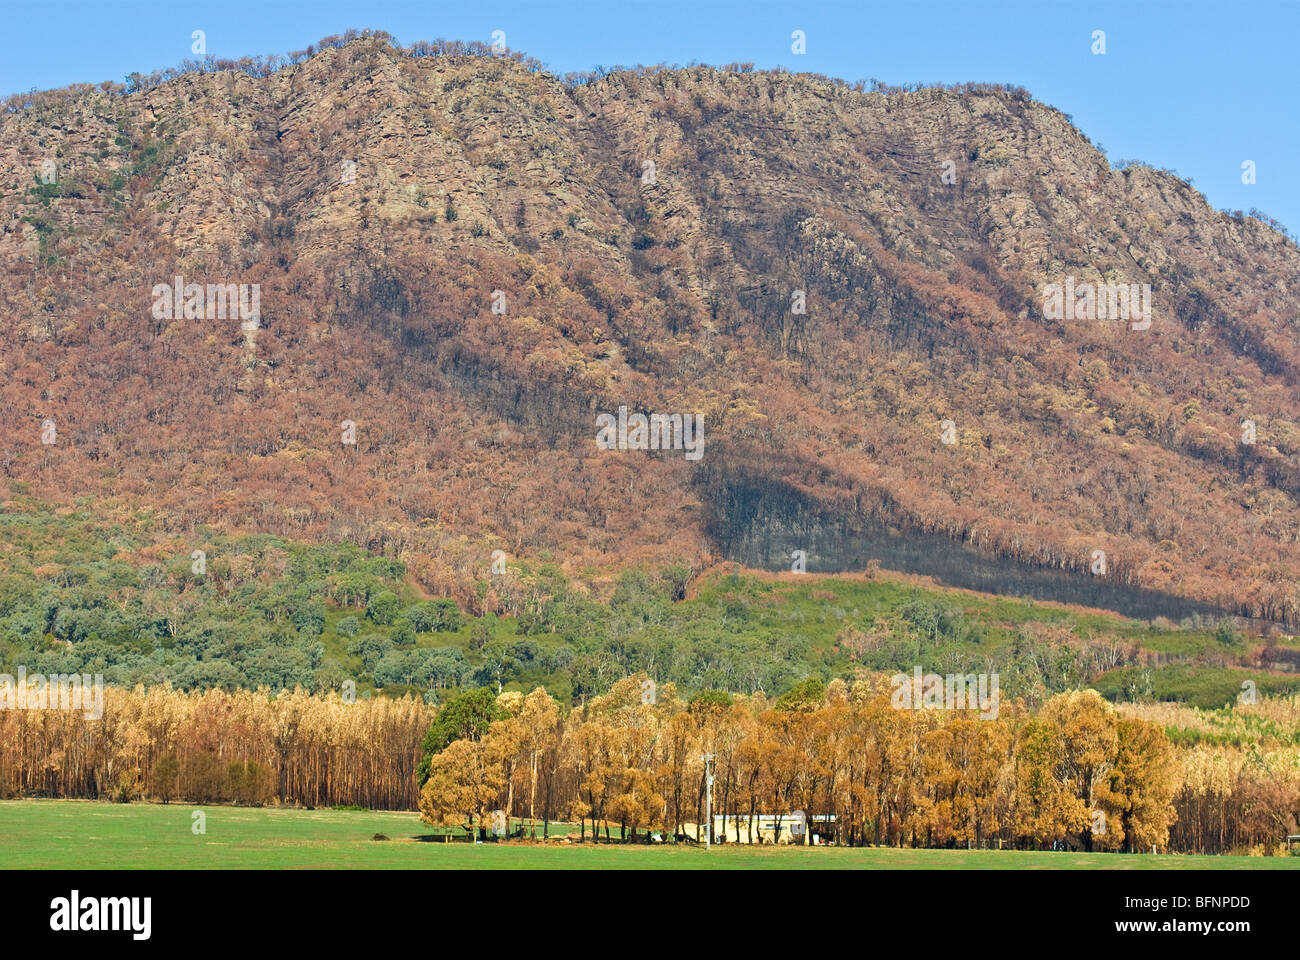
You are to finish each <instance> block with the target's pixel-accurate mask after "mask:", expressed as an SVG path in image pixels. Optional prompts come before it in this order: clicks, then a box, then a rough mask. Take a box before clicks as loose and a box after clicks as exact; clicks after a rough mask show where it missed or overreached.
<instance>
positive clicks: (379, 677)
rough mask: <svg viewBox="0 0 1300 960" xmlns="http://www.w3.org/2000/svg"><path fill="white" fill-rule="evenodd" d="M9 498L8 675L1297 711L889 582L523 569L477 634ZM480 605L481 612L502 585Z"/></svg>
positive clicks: (348, 549)
mask: <svg viewBox="0 0 1300 960" xmlns="http://www.w3.org/2000/svg"><path fill="white" fill-rule="evenodd" d="M11 490H13V497H12V499H10V500H9V501H8V504H7V509H6V510H5V511H4V512H0V557H2V558H3V559H0V669H3V670H6V671H8V672H13V671H14V670H15V669H16V668H17V666H18V665H23V666H25V667H26V668H27V670H28V671H29V672H42V673H72V672H92V673H102V674H103V675H104V676H105V679H106V680H107V681H108V682H110V683H114V684H120V685H134V684H136V683H145V684H153V683H162V682H169V683H171V684H172V685H173V686H175V687H178V688H182V689H204V688H211V687H220V688H224V689H228V690H229V689H234V688H236V687H259V686H265V687H269V688H271V689H281V688H292V687H295V686H301V687H303V688H305V689H308V690H311V691H316V692H319V691H326V690H338V689H341V688H342V685H343V684H344V683H345V682H347V681H352V682H354V683H355V684H356V686H357V689H358V692H359V693H361V694H362V695H365V694H366V693H367V692H370V691H377V690H382V692H383V693H384V694H385V695H396V696H401V695H402V694H404V693H407V692H415V693H425V694H427V695H428V697H429V698H431V699H442V698H444V697H445V696H446V694H447V693H449V692H451V691H455V690H458V689H462V688H473V687H490V688H492V689H498V688H500V689H512V690H521V691H525V692H526V691H529V690H532V689H534V688H535V687H537V686H544V687H546V689H547V690H548V691H549V692H551V694H552V695H553V696H555V697H557V698H558V699H560V700H561V701H562V702H573V701H576V700H577V699H578V698H580V697H584V696H592V695H597V694H601V693H604V692H605V691H607V690H608V689H609V688H610V686H611V685H612V684H613V683H614V682H615V681H617V680H618V679H620V678H622V677H625V676H628V675H629V674H632V673H637V672H645V673H647V674H649V675H651V676H653V677H654V678H655V679H656V682H658V683H667V682H672V683H674V684H676V685H677V686H678V688H679V689H681V690H683V691H686V692H688V693H697V692H700V691H734V692H746V693H747V692H753V691H756V690H763V691H765V692H766V693H767V694H769V695H771V696H781V695H783V694H787V693H790V692H791V691H793V690H795V688H796V687H798V686H799V685H800V684H801V683H803V682H805V681H810V680H811V681H816V682H817V683H819V684H820V683H826V682H829V681H830V680H832V679H834V678H835V677H843V678H846V679H851V678H852V677H853V676H854V675H855V674H856V673H857V672H859V671H862V670H867V671H891V672H892V671H910V670H911V669H912V668H913V667H914V666H916V665H921V666H922V667H923V668H924V669H926V670H934V671H938V672H940V673H956V672H964V673H993V672H996V673H998V674H999V675H1000V681H1001V692H1002V695H1003V696H1008V697H1013V698H1014V697H1023V698H1025V699H1026V701H1027V702H1029V703H1030V704H1031V705H1033V704H1037V703H1041V702H1043V701H1044V700H1045V699H1046V698H1047V697H1048V696H1050V695H1051V694H1052V693H1055V692H1059V691H1062V690H1066V689H1071V688H1075V687H1079V686H1084V685H1088V684H1092V683H1095V684H1096V685H1097V687H1098V689H1100V690H1102V692H1103V693H1105V694H1106V695H1107V696H1108V697H1111V698H1112V699H1134V698H1139V699H1140V698H1157V699H1176V700H1184V701H1187V702H1189V703H1192V704H1194V705H1199V706H1219V705H1221V704H1222V703H1225V702H1228V701H1230V700H1231V699H1232V698H1233V696H1235V693H1236V692H1237V691H1239V690H1240V689H1241V683H1242V680H1243V679H1248V678H1253V679H1254V682H1256V683H1257V685H1258V690H1259V693H1260V695H1263V694H1266V693H1267V694H1284V693H1288V692H1294V691H1296V690H1297V689H1300V677H1292V676H1282V675H1274V674H1267V673H1263V672H1260V671H1254V670H1247V669H1244V666H1243V665H1244V664H1245V663H1246V662H1247V651H1248V646H1249V644H1248V643H1247V642H1246V641H1245V640H1244V638H1242V637H1241V636H1240V635H1239V634H1237V633H1235V632H1234V631H1233V630H1231V629H1228V628H1227V627H1226V625H1224V624H1217V625H1216V624H1214V623H1211V622H1207V623H1201V622H1199V621H1198V622H1190V621H1189V622H1188V623H1186V624H1184V625H1183V627H1182V628H1175V627H1173V626H1172V625H1167V626H1157V625H1153V624H1149V623H1145V622H1142V621H1137V620H1130V619H1125V618H1123V617H1119V616H1115V615H1110V614H1103V613H1097V612H1091V611H1083V610H1075V609H1068V608H1065V607H1055V606H1050V605H1046V604H1043V603H1039V602H1035V601H1032V600H1027V599H1025V600H1018V599H1012V598H1006V597H997V598H995V597H988V596H982V595H976V594H967V593H962V592H958V591H951V590H940V589H933V588H925V587H919V586H915V585H913V584H910V583H907V582H903V581H901V580H897V579H890V578H888V577H878V578H874V579H868V578H863V577H842V578H820V577H815V576H809V577H807V578H800V579H795V580H791V579H790V578H785V579H780V580H778V579H776V578H772V577H762V576H737V575H734V574H724V575H716V576H709V577H705V578H702V579H698V580H696V581H695V582H693V583H692V582H691V580H690V571H689V570H688V569H687V568H685V567H683V566H680V565H675V566H669V567H666V568H664V569H663V570H662V571H660V572H658V573H652V572H646V571H638V570H631V571H626V572H624V573H623V574H622V575H621V576H620V577H619V578H618V579H617V581H616V583H615V584H614V586H613V589H612V592H611V591H606V593H607V594H608V595H607V596H604V597H599V596H593V595H592V592H591V591H589V590H587V589H583V588H582V585H580V584H576V583H575V582H574V581H573V580H572V579H571V578H570V577H568V576H566V574H565V573H564V572H563V571H562V570H561V568H560V567H559V566H558V565H557V564H555V563H551V562H517V563H514V564H512V565H511V566H510V568H509V570H508V571H507V573H506V574H504V575H500V576H503V577H504V578H506V580H507V581H508V582H509V584H510V585H511V589H512V591H513V592H514V594H516V595H518V596H521V597H523V598H525V599H524V600H523V601H522V602H521V603H520V604H519V607H518V609H519V613H518V615H517V616H498V615H496V614H493V613H488V614H486V615H483V616H478V617H473V616H467V615H466V614H464V613H462V611H461V610H460V609H459V608H458V607H457V605H456V603H455V602H454V601H452V600H450V599H448V598H437V599H429V598H427V597H426V595H424V594H423V593H422V592H421V591H420V590H419V589H418V588H417V587H416V586H415V585H414V584H413V583H411V582H410V580H409V578H408V576H407V570H406V566H405V564H404V563H402V562H401V561H399V560H395V559H391V558H387V557H380V556H375V555H372V554H369V553H367V552H365V551H364V550H361V549H360V548H357V547H355V546H349V545H338V544H320V543H299V542H292V541H287V540H282V539H279V538H276V537H273V536H266V535H259V536H240V537H229V536H221V535H216V534H213V533H210V532H208V531H205V530H204V529H203V528H199V530H198V531H197V532H196V534H195V535H194V536H192V537H188V538H186V540H185V541H183V542H182V541H164V540H163V539H162V537H161V534H159V532H158V531H156V530H154V529H153V527H152V524H151V522H150V519H149V517H147V516H133V517H129V518H126V519H123V520H121V521H120V522H113V521H108V520H104V519H101V518H98V517H96V516H94V515H92V514H91V513H89V512H69V511H57V510H55V509H53V508H51V507H48V506H46V505H43V504H41V503H39V502H37V501H36V500H34V499H32V498H30V497H29V496H27V495H26V494H25V493H23V491H22V490H21V488H20V487H19V486H18V485H16V484H14V485H11ZM196 550H201V551H202V552H203V554H204V556H203V557H202V559H201V562H200V560H199V559H196V558H195V557H194V556H192V554H193V552H194V551H196ZM494 586H496V584H494ZM479 587H480V589H479V591H478V595H479V596H480V597H483V596H486V594H487V591H488V581H487V580H483V581H480V584H479ZM688 590H693V591H694V593H693V595H688ZM1151 654H1158V655H1159V658H1160V659H1159V663H1160V664H1162V665H1160V666H1152V665H1151V663H1152V660H1151V657H1150V656H1149V655H1151Z"/></svg>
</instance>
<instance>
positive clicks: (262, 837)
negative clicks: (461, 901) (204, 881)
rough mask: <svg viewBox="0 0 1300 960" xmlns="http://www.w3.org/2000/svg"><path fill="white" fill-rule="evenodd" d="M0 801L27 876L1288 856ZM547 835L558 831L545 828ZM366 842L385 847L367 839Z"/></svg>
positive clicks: (1169, 864)
mask: <svg viewBox="0 0 1300 960" xmlns="http://www.w3.org/2000/svg"><path fill="white" fill-rule="evenodd" d="M202 812H203V813H204V816H205V818H206V822H205V824H204V827H205V829H206V833H204V834H201V835H199V834H195V833H193V832H192V830H193V827H194V819H193V813H194V810H193V809H192V808H191V807H189V806H184V807H180V806H151V805H143V804H135V805H130V806H123V805H115V804H106V803H93V802H89V801H77V800H22V801H0V835H2V836H4V838H5V856H6V866H8V867H11V868H37V869H108V868H112V869H212V868H228V869H234V868H241V869H258V868H271V867H275V868H298V869H332V868H348V867H367V868H391V869H423V868H442V869H493V868H496V869H516V870H517V869H541V868H551V869H555V868H560V869H564V868H568V869H575V870H577V869H588V870H589V869H605V870H613V869H640V870H646V869H683V868H684V869H722V870H726V869H781V870H784V869H809V868H832V869H858V870H889V869H992V870H1008V869H1022V870H1023V869H1028V870H1051V869H1097V868H1103V869H1115V870H1153V869H1154V870H1159V869H1209V870H1225V869H1227V870H1240V869H1270V868H1272V869H1282V868H1296V867H1300V857H1199V856H1170V855H1163V856H1148V855H1125V854H1104V853H1096V854H1085V853H1047V852H1041V853H1031V852H1024V851H1016V852H1013V851H997V850H913V849H894V848H889V847H884V848H882V847H874V848H861V847H854V848H850V847H840V848H810V847H771V846H767V847H749V846H743V845H742V846H732V847H725V846H718V847H714V848H713V850H712V851H710V852H706V851H704V850H703V849H701V848H699V847H696V846H693V845H690V846H672V847H651V846H620V845H604V844H602V845H594V844H587V845H579V844H565V843H555V842H552V843H548V844H540V843H539V844H491V843H488V844H481V845H474V844H469V843H463V842H460V843H444V842H441V836H440V835H439V832H438V831H437V830H435V829H434V828H431V827H429V826H427V825H425V824H422V823H421V822H420V821H419V819H418V817H417V816H416V815H415V814H413V813H375V812H353V811H335V810H290V809H246V808H240V807H204V808H202ZM551 831H552V835H553V836H556V835H560V836H562V835H564V834H565V833H567V832H569V830H568V828H567V827H566V826H565V825H556V824H552V825H551ZM376 834H382V835H383V836H386V837H389V838H390V840H389V841H387V842H385V841H382V840H374V839H373V837H374V836H375V835H376Z"/></svg>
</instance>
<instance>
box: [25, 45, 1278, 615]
mask: <svg viewBox="0 0 1300 960" xmlns="http://www.w3.org/2000/svg"><path fill="white" fill-rule="evenodd" d="M0 271H3V277H4V283H3V290H2V292H0V305H2V306H3V308H4V316H5V317H6V318H7V322H6V323H5V324H4V327H3V330H2V331H0V349H2V352H0V364H2V366H0V398H2V399H3V402H4V406H5V409H6V411H7V414H6V417H5V421H4V427H3V431H4V434H3V438H2V439H3V443H0V467H3V469H4V471H5V474H6V476H8V477H9V478H11V479H13V480H16V481H19V482H23V483H27V484H28V485H29V489H32V490H33V491H39V492H42V495H44V496H48V497H49V498H50V499H55V500H61V501H65V502H69V503H71V502H74V501H75V500H76V499H77V498H78V497H82V496H85V495H92V496H94V497H95V498H97V500H98V501H99V502H100V503H101V504H104V505H105V508H106V509H107V508H110V507H112V508H117V509H122V510H125V511H132V512H134V511H140V510H147V511H148V512H150V513H152V514H154V515H155V516H156V517H157V522H158V524H159V527H160V529H163V530H167V531H170V532H172V533H174V534H176V535H180V536H185V535H189V533H190V532H191V531H193V530H194V528H195V527H196V525H199V524H212V525H215V526H219V527H231V528H253V529H262V530H267V531H271V532H275V533H280V534H284V535H290V536H329V537H336V538H346V539H352V540H356V541H359V542H363V543H367V544H369V545H371V546H375V547H382V548H384V549H388V550H391V551H393V552H399V553H404V554H405V555H406V556H407V557H408V559H409V560H411V562H412V566H413V569H415V570H416V572H417V574H418V575H419V576H421V577H422V578H423V579H424V580H425V581H426V582H427V583H428V584H429V585H430V586H431V587H434V588H442V589H450V590H453V591H455V590H468V589H469V584H470V583H472V582H473V581H474V580H475V579H478V578H480V577H482V576H483V575H484V572H485V571H486V567H487V556H488V554H489V553H490V551H491V550H492V549H493V548H497V547H500V548H502V549H505V550H506V551H507V552H510V553H512V554H515V555H521V556H529V557H535V558H540V559H551V560H554V561H556V562H560V563H562V564H565V565H566V566H567V567H568V568H569V569H571V570H572V571H573V572H574V573H575V574H577V575H583V574H588V573H591V572H592V571H594V570H598V569H602V568H605V567H607V566H609V565H618V564H625V563H643V562H654V563H669V562H676V561H680V562H686V563H692V564H700V563H704V562H707V561H708V560H709V559H711V558H716V557H718V556H721V555H725V554H727V553H729V552H730V553H737V555H741V554H744V555H751V554H752V551H748V552H746V551H745V550H740V548H739V547H738V546H737V545H738V544H742V543H752V542H755V538H757V539H759V540H761V539H762V537H763V536H764V535H765V534H764V531H779V532H780V538H782V539H781V542H782V544H783V546H782V549H783V550H784V544H785V543H786V542H787V540H788V542H790V543H797V542H798V541H799V540H800V539H801V537H804V536H806V537H807V538H808V540H809V542H810V543H813V542H816V543H818V544H822V545H825V544H828V543H830V544H833V543H835V542H837V541H836V539H835V538H836V537H841V538H844V539H845V540H846V542H847V540H848V539H852V538H853V537H854V536H856V534H857V533H859V532H861V531H862V530H866V529H881V530H885V531H888V532H891V533H892V534H893V535H896V536H899V537H904V538H905V537H907V536H908V535H909V532H911V533H915V534H918V535H919V534H921V533H925V534H933V535H939V536H942V537H946V538H949V539H950V540H951V541H952V543H953V545H954V549H956V548H957V547H958V545H961V546H962V547H963V548H964V549H968V550H971V551H976V552H977V553H978V554H979V555H980V556H983V557H986V558H992V560H991V562H994V563H995V564H996V563H1018V564H1026V565H1030V566H1037V567H1050V568H1053V569H1055V570H1057V571H1059V572H1060V573H1061V574H1063V575H1066V576H1074V577H1078V578H1080V579H1081V580H1085V581H1087V582H1090V583H1094V584H1096V585H1097V588H1098V589H1099V590H1101V591H1103V592H1104V589H1105V586H1106V585H1111V586H1116V587H1121V586H1122V587H1124V588H1140V589H1143V590H1153V591H1163V592H1166V593H1170V594H1177V595H1180V596H1182V597H1184V598H1190V599H1194V600H1197V601H1203V602H1207V603H1212V604H1215V605H1219V606H1223V607H1227V608H1229V609H1232V610H1235V611H1239V612H1242V613H1248V614H1254V615H1262V616H1271V617H1277V618H1284V619H1292V620H1293V619H1296V618H1297V617H1300V591H1298V589H1297V582H1298V581H1300V515H1298V514H1297V511H1296V498H1297V496H1298V495H1300V469H1297V457H1298V456H1300V429H1298V428H1297V425H1296V421H1295V410H1296V409H1297V405H1298V402H1300V389H1298V388H1297V378H1298V376H1300V333H1298V329H1297V305H1298V304H1300V293H1298V291H1300V251H1297V248H1296V246H1295V244H1294V243H1292V242H1291V241H1289V240H1288V239H1287V238H1285V237H1284V236H1283V235H1281V234H1279V233H1278V232H1276V231H1275V230H1273V229H1271V228H1270V227H1268V226H1266V225H1265V224H1262V223H1260V222H1259V221H1258V220H1256V219H1254V218H1250V217H1241V216H1230V215H1227V214H1224V213H1220V212H1216V211H1214V210H1212V209H1211V208H1209V207H1208V206H1207V205H1206V203H1205V202H1204V200H1203V198H1202V197H1201V196H1200V195H1199V194H1198V193H1197V192H1196V191H1195V190H1194V189H1192V188H1191V187H1190V186H1189V185H1188V184H1186V183H1184V182H1183V181H1181V180H1179V179H1178V178H1177V177H1176V176H1173V175H1171V174H1169V173H1164V172H1159V171H1155V170H1151V169H1148V168H1145V167H1140V166H1133V167H1129V168H1127V169H1124V170H1113V169H1111V168H1110V166H1109V165H1108V163H1107V162H1106V160H1105V158H1104V157H1103V156H1102V155H1101V154H1100V153H1099V152H1098V151H1097V150H1096V149H1095V148H1094V147H1093V146H1092V145H1091V144H1090V143H1089V141H1088V140H1087V138H1086V137H1085V136H1084V135H1083V134H1082V133H1080V132H1079V131H1078V130H1076V129H1075V128H1074V127H1073V126H1072V125H1071V124H1070V122H1069V120H1068V118H1067V117H1065V116H1063V115H1062V114H1061V113H1060V112H1058V111H1056V110H1054V109H1052V108H1051V107H1048V106H1045V105H1043V104H1040V103H1037V102H1035V101H1033V100H1032V99H1030V98H1029V97H1028V96H1026V95H1024V94H1023V93H1021V92H1017V91H1006V90H1000V89H997V90H995V89H989V88H969V89H966V88H963V89H955V90H938V89H931V90H918V91H915V92H897V93H888V92H866V91H861V90H855V89H853V88H851V87H849V86H846V85H844V84H840V83H835V82H831V81H828V80H826V79H824V78H819V77H813V76H808V75H790V74H770V73H749V72H739V71H716V70H713V69H709V68H689V69H681V70H678V69H674V70H662V71H641V72H621V73H613V74H610V75H608V76H605V77H603V78H599V79H591V80H590V82H585V83H573V82H568V83H566V82H562V81H561V80H559V79H557V78H555V77H552V76H550V75H548V74H546V73H544V72H541V71H536V70H529V69H527V68H525V67H524V66H523V65H521V64H519V63H517V62H515V61H513V60H511V59H509V58H504V57H503V58H492V57H483V56H421V57H412V56H409V55H407V54H405V53H403V52H401V51H398V50H395V49H393V48H391V47H390V46H389V45H388V44H387V43H386V42H385V41H383V40H379V39H365V40H359V41H356V42H353V43H351V44H348V45H347V46H344V47H340V48H334V49H327V50H325V51H323V52H321V53H319V54H317V55H316V56H314V57H311V58H310V59H307V60H305V61H303V62H301V63H298V64H295V65H292V66H287V67H285V68H284V69H282V70H279V71H278V72H275V73H273V74H271V75H269V76H261V77H254V76H249V75H247V74H244V73H240V72H237V71H223V72H217V73H210V74H187V75H184V76H181V77H179V78H177V79H174V80H172V81H170V82H167V83H164V84H161V85H158V86H154V87H152V88H150V89H144V90H140V91H137V92H134V93H130V94H122V93H119V92H114V91H106V90H99V89H93V88H86V89H80V90H73V91H67V92H62V93H58V94H48V95H40V96H38V97H35V98H33V102H32V103H31V104H29V105H27V106H25V107H22V108H11V110H10V111H9V112H7V113H5V114H0ZM176 276H182V277H183V278H184V282H185V283H187V284H188V283H197V284H202V285H205V289H206V285H207V284H236V285H239V284H244V285H249V286H251V285H253V284H256V285H257V286H258V289H259V291H260V305H261V309H260V316H259V317H257V318H256V322H255V324H253V329H251V330H250V329H247V328H246V329H243V330H241V325H240V324H241V319H240V318H238V317H229V316H228V317H227V318H226V319H221V318H220V317H214V318H212V319H209V318H207V317H206V316H205V317H202V318H190V319H186V318H185V317H184V316H183V315H181V316H176V317H171V318H167V317H161V318H160V317H158V316H156V315H155V314H156V311H155V310H154V309H153V305H154V303H155V300H156V298H157V295H156V293H155V292H154V289H155V287H156V286H157V285H159V284H172V283H173V278H174V277H176ZM1067 283H1068V284H1069V285H1070V286H1071V287H1073V288H1074V289H1075V290H1076V291H1082V290H1084V289H1085V286H1084V285H1087V284H1114V285H1117V288H1118V285H1123V286H1124V287H1125V289H1128V288H1129V285H1137V287H1138V288H1139V289H1141V288H1142V287H1143V285H1146V287H1147V288H1148V290H1149V295H1150V301H1149V302H1150V304H1151V317H1150V319H1151V324H1150V327H1149V328H1147V329H1142V328H1141V327H1142V324H1141V323H1138V322H1130V320H1119V319H1113V318H1109V319H1107V318H1103V317H1104V310H1103V311H1102V313H1103V317H1098V316H1096V315H1093V316H1091V317H1090V316H1089V315H1088V313H1087V311H1086V309H1084V307H1085V306H1086V300H1085V301H1080V302H1079V303H1078V304H1077V305H1078V306H1079V307H1080V309H1078V310H1070V311H1068V312H1067V313H1066V314H1065V315H1062V314H1060V313H1057V314H1055V315H1054V314H1053V313H1052V311H1051V310H1050V309H1049V310H1046V311H1045V309H1044V296H1045V291H1046V290H1047V289H1048V286H1049V285H1050V284H1061V285H1062V286H1063V287H1064V286H1065V285H1066V284H1067ZM1072 306H1075V304H1072ZM1135 327H1138V329H1135ZM619 406H627V407H628V408H629V410H630V411H631V412H633V413H635V412H637V411H641V412H644V413H664V414H689V413H701V414H703V416H704V422H705V446H704V451H705V452H704V455H703V456H702V458H701V459H699V460H698V461H692V460H688V459H687V458H685V457H684V456H683V455H682V454H681V452H679V451H640V450H602V449H599V448H598V447H597V445H596V442H595V440H596V426H595V423H596V416H597V415H598V414H600V413H615V414H616V413H617V409H618V407H619ZM47 421H49V422H51V423H53V424H54V427H55V430H56V433H57V436H56V442H54V443H48V442H46V443H43V442H42V436H43V430H45V434H48V429H46V428H45V425H46V422H47ZM344 421H349V422H351V423H352V424H354V425H355V431H356V443H355V444H352V443H348V442H345V439H346V430H347V428H346V427H344V426H343V423H344ZM1247 422H1248V423H1247ZM47 438H48V437H47ZM1243 438H1245V439H1243ZM821 549H822V550H823V552H824V553H827V554H833V553H834V551H833V549H831V548H829V547H825V546H823V547H822V548H821ZM1099 557H1100V558H1101V562H1100V563H1099V560H1098V558H1099ZM829 559H834V558H829ZM828 562H829V560H828ZM835 562H842V563H846V564H848V563H851V562H854V561H853V558H852V557H849V556H848V555H847V554H846V555H845V556H844V557H841V558H838V560H835ZM1099 597H1100V598H1101V599H1103V600H1104V596H1102V595H1101V594H1099Z"/></svg>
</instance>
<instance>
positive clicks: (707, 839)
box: [704, 753, 713, 852]
mask: <svg viewBox="0 0 1300 960" xmlns="http://www.w3.org/2000/svg"><path fill="white" fill-rule="evenodd" d="M704 822H705V831H706V832H705V834H704V849H705V852H708V851H709V850H712V849H713V754H711V753H706V754H705V755H704Z"/></svg>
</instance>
